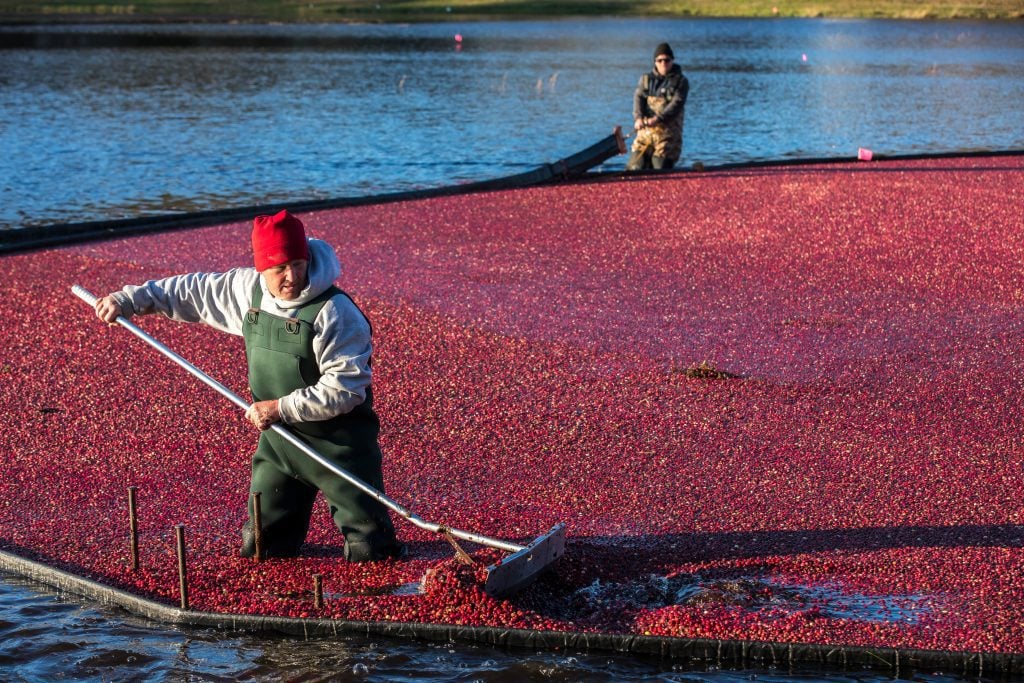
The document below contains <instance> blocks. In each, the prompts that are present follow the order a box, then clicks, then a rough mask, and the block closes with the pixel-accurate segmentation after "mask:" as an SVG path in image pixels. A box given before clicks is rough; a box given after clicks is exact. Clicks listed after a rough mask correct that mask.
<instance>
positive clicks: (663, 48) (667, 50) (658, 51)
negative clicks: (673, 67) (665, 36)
mask: <svg viewBox="0 0 1024 683" xmlns="http://www.w3.org/2000/svg"><path fill="white" fill-rule="evenodd" d="M660 55H668V56H669V57H671V58H672V59H675V58H676V56H675V55H674V54H672V48H671V47H670V46H669V44H668V43H661V44H660V45H658V47H656V48H654V58H655V59H657V58H658V57H659V56H660Z"/></svg>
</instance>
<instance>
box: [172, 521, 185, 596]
mask: <svg viewBox="0 0 1024 683" xmlns="http://www.w3.org/2000/svg"><path fill="white" fill-rule="evenodd" d="M174 535H175V537H176V538H177V541H178V587H179V589H180V591H181V609H184V610H187V609H188V573H187V571H186V569H185V525H184V524H179V525H177V526H176V527H174Z"/></svg>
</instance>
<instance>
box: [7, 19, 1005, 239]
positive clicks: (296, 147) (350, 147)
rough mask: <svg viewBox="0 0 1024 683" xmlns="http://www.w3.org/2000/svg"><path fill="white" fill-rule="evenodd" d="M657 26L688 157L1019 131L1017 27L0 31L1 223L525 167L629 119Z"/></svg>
mask: <svg viewBox="0 0 1024 683" xmlns="http://www.w3.org/2000/svg"><path fill="white" fill-rule="evenodd" d="M456 33H458V34H461V35H462V36H463V40H462V41H461V42H456V41H455V39H454V36H455V34H456ZM662 40H668V41H669V42H671V43H672V44H673V47H674V48H675V51H676V54H677V57H678V61H679V62H680V64H681V66H682V67H683V70H684V72H685V73H686V74H687V76H688V77H689V79H690V82H691V94H690V102H689V104H688V106H687V116H686V132H685V152H684V160H683V163H684V164H689V163H691V162H693V161H697V160H700V161H702V162H703V163H704V164H705V165H714V164H720V163H734V162H749V161H759V160H771V159H793V158H807V157H851V156H853V155H855V154H856V150H857V148H858V147H868V148H872V149H873V150H874V151H875V153H876V154H909V153H920V152H948V151H975V150H997V149H1004V150H1005V149H1020V148H1024V126H1022V125H1021V123H1022V121H1021V114H1020V103H1021V102H1024V31H1021V30H1020V26H1019V24H1018V23H1012V22H1008V23H982V22H977V23H975V22H906V21H826V20H800V19H787V20H742V19H730V20H713V19H699V20H643V19H629V20H621V19H616V20H601V19H587V20H565V21H546V22H521V23H506V22H484V23H473V24H466V25H458V24H440V23H439V24H422V25H340V24H339V25H333V24H332V25H300V26H294V25H292V26H288V25H283V26H282V25H275V26H249V25H171V26H163V25H143V26H116V27H114V26H78V27H75V26H60V27H39V26H35V27H3V28H0V145H2V148H3V149H4V152H5V154H4V155H2V156H0V178H2V180H0V227H7V228H11V227H15V228H16V227H23V226H26V225H38V224H48V223H53V222H61V221H76V220H97V219H105V218H122V217H131V216H137V215H151V214H159V213H166V212H174V211H190V210H201V209H210V208H217V207H223V206H240V205H250V204H261V203H268V202H286V201H293V200H309V199H318V198H331V197H350V196H364V195H372V194H380V193H385V192H395V191H404V190H410V189H417V188H425V187H437V186H442V185H452V184H457V183H460V182H469V181H474V180H483V179H488V178H495V177H500V176H503V175H509V174H512V173H519V172H521V171H524V170H527V169H530V168H534V167H536V166H538V165H540V164H542V163H546V162H550V161H554V160H557V159H560V158H563V157H565V156H568V155H570V154H572V153H574V152H576V151H578V150H580V149H583V148H584V147H586V146H588V145H590V144H591V143H593V142H594V141H596V140H597V139H599V138H602V137H604V136H605V135H607V134H608V133H609V132H610V131H611V129H612V128H613V127H614V126H615V125H622V126H623V127H624V128H625V129H628V128H629V123H630V118H631V96H632V91H633V88H634V87H635V85H636V82H637V79H638V78H639V75H640V73H641V72H642V71H643V70H645V69H646V68H648V66H649V60H650V54H649V53H650V51H651V49H652V48H653V46H654V45H655V44H657V43H658V42H661V41H662ZM981 102H983V103H984V106H983V107H980V106H978V103H981ZM624 163H625V160H624V158H622V157H619V158H615V159H612V160H610V161H609V162H607V163H606V164H605V166H604V170H620V169H622V168H623V167H624Z"/></svg>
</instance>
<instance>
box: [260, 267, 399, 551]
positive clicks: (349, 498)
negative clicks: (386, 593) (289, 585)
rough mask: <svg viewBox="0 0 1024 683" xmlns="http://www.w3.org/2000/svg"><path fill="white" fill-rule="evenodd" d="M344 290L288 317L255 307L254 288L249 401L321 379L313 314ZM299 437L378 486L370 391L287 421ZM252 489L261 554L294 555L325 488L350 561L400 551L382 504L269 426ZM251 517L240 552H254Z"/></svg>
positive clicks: (375, 429) (377, 452)
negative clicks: (321, 416) (347, 405)
mask: <svg viewBox="0 0 1024 683" xmlns="http://www.w3.org/2000/svg"><path fill="white" fill-rule="evenodd" d="M340 293H342V292H341V290H340V289H338V288H336V287H331V288H330V289H328V290H327V291H326V292H324V293H323V294H321V295H320V296H318V297H316V298H315V299H313V300H312V301H310V302H309V303H307V304H305V305H303V306H302V307H301V308H299V309H297V311H296V316H295V317H294V318H282V317H279V316H275V315H271V314H269V313H267V312H266V311H261V310H260V303H261V302H262V291H261V289H260V283H259V282H258V281H257V283H256V285H255V287H253V297H252V308H250V309H249V312H248V313H247V314H246V319H245V323H244V324H243V326H242V334H243V336H244V338H245V355H246V358H247V359H248V362H249V387H250V389H251V390H252V396H253V401H254V402H256V401H266V400H273V399H277V398H280V397H282V396H285V395H287V394H289V393H291V392H292V391H295V390H296V389H301V388H303V387H307V386H312V385H314V384H316V382H317V381H318V380H319V378H320V371H319V369H318V368H317V365H316V360H315V358H314V355H313V334H314V330H313V321H314V320H315V319H316V316H317V314H318V313H319V312H320V309H321V308H323V306H324V304H325V303H327V301H328V300H329V299H330V298H331V297H333V296H335V295H337V294H340ZM289 427H291V428H292V429H293V430H294V431H295V432H296V433H297V434H298V435H299V436H300V437H301V438H302V439H303V440H305V441H306V442H307V443H308V444H309V445H310V446H312V447H313V448H314V449H315V450H316V451H318V452H319V453H321V454H322V455H323V456H324V457H326V458H328V459H330V460H332V461H333V462H335V463H337V464H338V465H339V466H340V467H341V468H343V469H345V470H347V471H348V472H351V473H352V474H354V475H355V476H356V477H358V478H360V479H362V480H363V481H365V482H366V483H367V484H369V485H370V486H373V487H374V488H376V489H377V490H379V491H383V490H384V481H383V475H382V474H381V452H380V447H379V445H378V443H377V434H378V431H379V429H380V423H379V421H378V419H377V415H376V413H374V411H373V394H372V390H370V389H367V393H366V400H365V401H364V402H363V403H362V404H360V405H359V406H356V408H355V409H353V410H352V411H351V412H349V413H346V414H344V415H339V416H337V417H334V418H332V419H330V420H324V421H321V422H301V423H296V424H290V425H289ZM249 490H250V492H256V491H258V492H259V493H260V512H261V521H262V527H263V552H264V555H266V556H267V557H290V556H294V555H297V554H298V552H299V547H300V546H301V545H302V543H303V542H304V541H305V540H306V534H307V532H308V531H309V521H310V515H311V513H312V510H313V502H314V499H315V498H316V493H317V491H321V492H322V493H323V494H324V498H325V499H326V500H327V504H328V505H329V506H330V510H331V516H332V517H333V519H334V523H335V524H336V525H337V527H338V529H340V530H341V532H342V534H344V536H345V558H346V559H348V560H352V561H355V562H361V561H367V560H377V559H383V558H385V557H391V556H394V555H396V554H397V553H398V551H399V544H398V543H397V541H396V540H395V530H394V526H393V525H392V523H391V518H390V517H389V516H388V512H387V509H386V508H385V507H384V506H383V505H381V504H380V503H379V502H378V501H376V500H374V499H373V498H371V497H370V496H368V495H366V494H365V493H363V492H362V491H360V490H359V489H357V488H356V487H354V486H352V485H351V484H350V483H348V482H347V481H345V480H344V479H342V478H341V477H338V476H337V475H335V474H332V473H331V472H329V471H328V470H326V469H324V468H323V467H322V466H320V465H319V464H317V463H316V462H314V461H313V460H312V459H311V458H309V457H308V456H306V455H304V454H303V453H301V452H300V451H298V450H297V449H295V448H294V447H293V446H291V445H290V444H288V443H287V442H285V441H284V440H283V439H282V438H281V437H280V436H278V435H277V434H275V433H274V432H272V431H265V432H262V433H261V434H260V440H259V445H258V446H257V447H256V453H255V454H254V455H253V458H252V479H251V483H250V485H249ZM252 517H253V510H252V501H251V497H250V502H249V521H248V522H246V525H245V527H244V528H243V530H242V555H243V556H247V557H250V556H252V555H253V554H254V553H255V544H254V540H253V534H252Z"/></svg>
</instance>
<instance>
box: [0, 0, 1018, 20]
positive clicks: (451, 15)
mask: <svg viewBox="0 0 1024 683" xmlns="http://www.w3.org/2000/svg"><path fill="white" fill-rule="evenodd" d="M568 16H591V17H593V16H622V17H629V16H633V17H636V16H648V17H773V16H778V17H859V18H893V19H1022V18H1024V2H1021V0H931V1H929V0H924V1H921V2H919V1H917V0H636V1H631V0H392V1H388V0H379V1H375V0H346V1H338V0H247V1H244V2H243V1H240V0H233V1H232V0H229V1H227V2H224V1H219V0H135V1H134V2H123V3H96V2H88V1H86V0H55V1H47V0H42V1H36V2H31V1H29V0H0V22H3V23H12V22H17V23H21V22H45V23H49V22H69V21H241V22H266V21H281V22H349V21H360V22H366V21H370V22H395V21H446V20H459V21H467V20H485V19H510V18H512V19H527V18H554V17H568Z"/></svg>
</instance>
